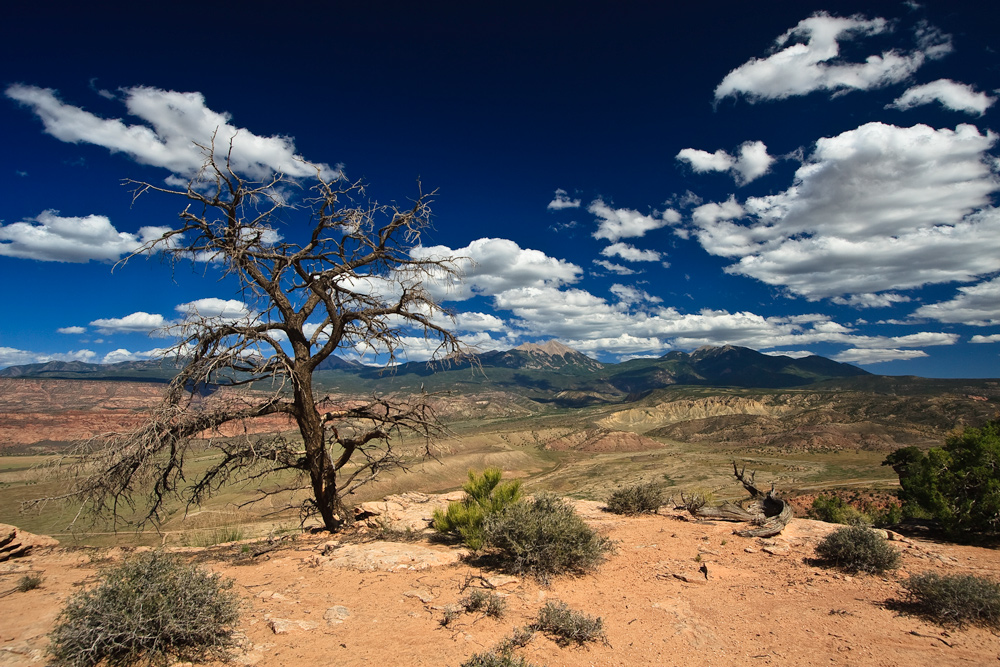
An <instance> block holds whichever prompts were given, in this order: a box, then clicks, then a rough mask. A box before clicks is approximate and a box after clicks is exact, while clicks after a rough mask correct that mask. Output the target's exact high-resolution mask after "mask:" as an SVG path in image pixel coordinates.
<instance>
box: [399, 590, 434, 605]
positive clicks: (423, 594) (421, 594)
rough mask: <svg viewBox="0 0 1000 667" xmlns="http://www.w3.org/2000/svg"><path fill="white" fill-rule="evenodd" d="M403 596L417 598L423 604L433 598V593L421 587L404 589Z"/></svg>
mask: <svg viewBox="0 0 1000 667" xmlns="http://www.w3.org/2000/svg"><path fill="white" fill-rule="evenodd" d="M403 597H407V598H417V599H418V600H420V601H421V602H423V603H424V604H427V603H429V602H432V601H433V600H434V595H433V594H432V593H431V592H430V591H425V590H422V589H421V590H413V591H406V592H405V593H403Z"/></svg>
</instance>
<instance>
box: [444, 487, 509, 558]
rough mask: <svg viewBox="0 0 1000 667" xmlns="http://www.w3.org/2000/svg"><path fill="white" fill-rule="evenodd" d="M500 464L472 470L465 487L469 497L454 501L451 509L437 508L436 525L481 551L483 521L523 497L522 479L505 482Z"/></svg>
mask: <svg viewBox="0 0 1000 667" xmlns="http://www.w3.org/2000/svg"><path fill="white" fill-rule="evenodd" d="M502 476H503V471H502V470H501V469H500V468H487V469H486V470H484V471H483V474H482V476H477V475H476V473H475V472H473V471H472V470H470V471H469V481H468V482H466V483H465V484H464V485H463V486H462V489H463V490H464V491H465V499H464V500H461V501H458V502H454V503H450V504H449V505H448V510H447V511H446V512H442V511H441V510H437V509H436V510H434V524H433V525H434V528H435V530H437V531H438V532H440V533H445V534H451V535H455V536H457V537H459V538H461V540H462V542H463V543H464V544H465V545H466V546H467V547H469V548H470V549H472V550H473V551H478V550H479V549H482V548H483V544H484V535H483V522H484V521H485V520H486V517H488V516H490V515H492V514H496V513H497V512H501V511H503V510H504V509H505V508H506V507H509V506H510V505H513V504H514V503H516V502H517V501H518V500H520V499H521V482H520V481H518V480H513V481H509V482H501V481H500V478H501V477H502Z"/></svg>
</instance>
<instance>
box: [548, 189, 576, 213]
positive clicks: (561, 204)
mask: <svg viewBox="0 0 1000 667" xmlns="http://www.w3.org/2000/svg"><path fill="white" fill-rule="evenodd" d="M545 208H547V209H549V210H550V211H560V210H562V209H564V208H580V200H579V199H572V198H570V196H569V193H568V192H566V191H565V190H563V189H562V188H560V189H558V190H556V196H555V197H554V198H553V199H552V201H550V202H549V205H548V206H546V207H545Z"/></svg>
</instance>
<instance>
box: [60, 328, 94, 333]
mask: <svg viewBox="0 0 1000 667" xmlns="http://www.w3.org/2000/svg"><path fill="white" fill-rule="evenodd" d="M56 333H61V334H82V333H87V327H59V328H58V329H56Z"/></svg>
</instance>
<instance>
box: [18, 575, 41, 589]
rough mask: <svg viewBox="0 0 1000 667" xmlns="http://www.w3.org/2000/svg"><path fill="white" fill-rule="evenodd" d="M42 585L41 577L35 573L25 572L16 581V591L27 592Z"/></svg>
mask: <svg viewBox="0 0 1000 667" xmlns="http://www.w3.org/2000/svg"><path fill="white" fill-rule="evenodd" d="M41 585H42V578H41V576H39V575H37V574H26V575H24V576H23V577H21V578H20V579H18V581H17V592H18V593H27V592H28V591H33V590H35V589H36V588H38V587H40V586H41Z"/></svg>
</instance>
